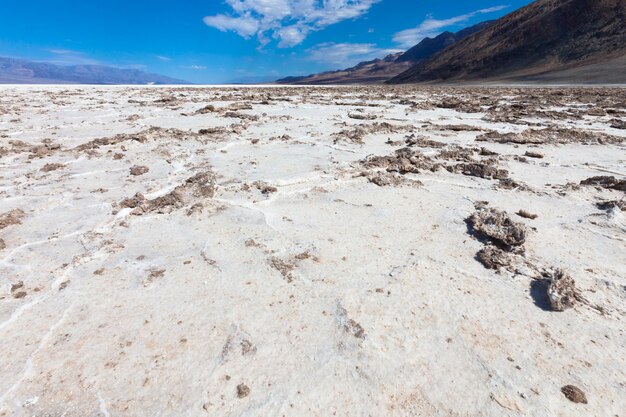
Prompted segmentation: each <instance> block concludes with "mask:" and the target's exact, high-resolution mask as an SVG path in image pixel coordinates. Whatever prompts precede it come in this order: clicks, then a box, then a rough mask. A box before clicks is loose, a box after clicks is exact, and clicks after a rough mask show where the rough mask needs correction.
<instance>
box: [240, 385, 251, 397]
mask: <svg viewBox="0 0 626 417" xmlns="http://www.w3.org/2000/svg"><path fill="white" fill-rule="evenodd" d="M248 395H250V388H249V387H248V386H247V385H246V384H243V383H241V384H239V385H237V398H245V397H247V396H248Z"/></svg>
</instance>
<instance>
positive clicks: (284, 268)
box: [270, 256, 296, 282]
mask: <svg viewBox="0 0 626 417" xmlns="http://www.w3.org/2000/svg"><path fill="white" fill-rule="evenodd" d="M270 265H271V266H272V267H273V268H274V269H276V270H278V272H280V274H281V275H282V276H283V278H285V280H286V281H287V282H292V281H293V274H292V272H293V270H294V269H295V268H296V266H295V265H294V264H293V263H292V262H288V261H285V260H283V259H280V258H278V257H276V256H274V257H272V258H271V259H270Z"/></svg>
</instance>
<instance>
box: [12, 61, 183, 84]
mask: <svg viewBox="0 0 626 417" xmlns="http://www.w3.org/2000/svg"><path fill="white" fill-rule="evenodd" d="M0 83H2V84H189V83H188V82H186V81H183V80H178V79H175V78H170V77H166V76H164V75H159V74H150V73H147V72H144V71H140V70H137V69H129V68H115V67H108V66H103V65H68V66H64V65H55V64H50V63H46V62H34V61H27V60H24V59H14V58H2V57H0Z"/></svg>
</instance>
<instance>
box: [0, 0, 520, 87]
mask: <svg viewBox="0 0 626 417" xmlns="http://www.w3.org/2000/svg"><path fill="white" fill-rule="evenodd" d="M530 2H531V1H530V0H463V1H461V0H458V1H456V0H449V1H445V0H439V1H433V0H203V1H199V0H188V1H184V0H178V1H172V0H123V1H122V0H92V1H87V0H80V1H79V0H31V1H16V0H5V1H3V3H4V4H3V5H2V12H1V13H0V56H10V57H16V58H26V59H32V60H39V61H48V62H53V63H59V64H103V65H112V66H118V67H135V68H140V69H143V70H146V71H149V72H157V73H161V74H165V75H169V76H172V77H176V78H181V79H185V80H188V81H191V82H195V83H228V82H256V81H266V80H272V79H276V78H278V77H281V76H286V75H304V74H310V73H314V72H319V71H323V70H328V69H337V68H342V67H346V66H350V65H353V64H355V63H357V62H360V61H363V60H367V59H373V58H376V57H383V56H385V55H386V54H388V53H391V52H395V51H400V50H406V49H408V48H409V47H410V46H412V45H413V44H415V43H417V42H418V41H419V40H421V39H422V38H423V37H425V36H434V35H437V34H438V33H440V32H442V31H444V30H450V31H456V30H459V29H462V28H464V27H466V26H469V25H472V24H474V23H478V22H480V21H483V20H488V19H495V18H498V17H500V16H503V15H505V14H507V13H510V12H512V11H513V10H515V9H517V8H519V7H521V6H524V5H526V4H528V3H530Z"/></svg>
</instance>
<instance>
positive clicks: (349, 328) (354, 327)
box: [343, 319, 365, 339]
mask: <svg viewBox="0 0 626 417" xmlns="http://www.w3.org/2000/svg"><path fill="white" fill-rule="evenodd" d="M343 329H344V331H345V332H346V333H348V334H350V335H352V336H354V337H356V338H357V339H365V329H364V328H363V326H361V325H360V324H359V323H357V322H356V321H354V320H353V319H348V321H347V322H346V324H344V325H343Z"/></svg>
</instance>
